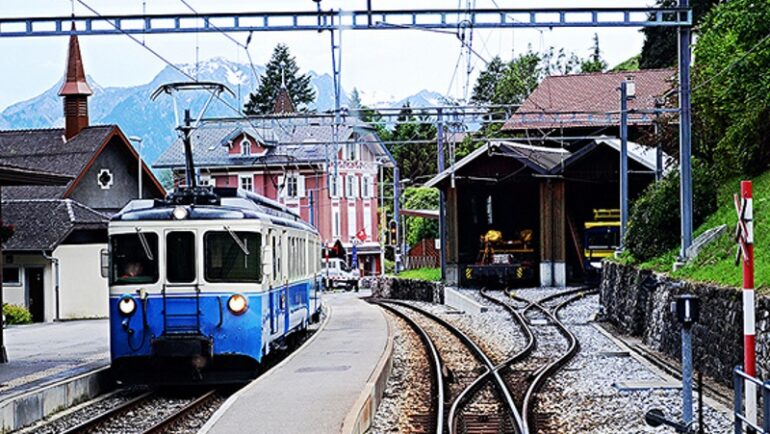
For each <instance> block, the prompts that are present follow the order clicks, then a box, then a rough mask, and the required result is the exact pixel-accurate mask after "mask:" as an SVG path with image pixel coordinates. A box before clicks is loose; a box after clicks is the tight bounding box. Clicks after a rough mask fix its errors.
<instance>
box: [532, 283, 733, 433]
mask: <svg viewBox="0 0 770 434" xmlns="http://www.w3.org/2000/svg"><path fill="white" fill-rule="evenodd" d="M598 309H599V299H598V296H596V295H593V296H589V297H586V298H584V299H582V300H578V301H576V302H575V303H573V304H571V305H569V306H567V307H565V308H564V309H562V310H561V311H560V314H559V317H560V318H561V319H562V321H563V322H564V323H565V324H567V325H568V326H569V327H570V329H571V330H572V331H573V333H575V335H576V336H577V338H578V341H579V342H580V345H581V349H580V352H579V353H578V354H577V355H576V356H575V358H574V359H572V360H571V361H570V362H569V363H568V364H567V365H566V366H565V367H564V368H562V370H560V371H559V372H558V373H557V374H556V375H555V376H554V377H552V378H551V379H549V380H548V381H547V382H546V383H545V387H544V388H543V391H542V393H541V394H540V395H539V399H538V402H537V406H536V410H537V412H538V413H547V414H549V416H550V419H551V420H550V422H551V423H550V424H549V425H550V427H549V428H550V429H549V430H548V431H549V432H558V433H591V434H616V433H656V432H661V430H656V429H654V428H651V427H648V426H647V425H646V424H645V423H644V414H645V413H646V412H647V411H648V410H650V409H652V408H660V409H663V410H664V411H665V412H666V413H667V416H668V417H669V418H671V417H675V418H676V417H680V414H681V413H680V411H681V393H680V391H679V390H677V389H654V388H647V389H640V390H639V389H637V390H620V389H619V388H618V387H617V386H616V384H617V383H620V382H638V381H643V382H646V381H664V379H663V378H660V377H658V376H657V375H656V374H655V373H653V372H652V371H650V370H649V369H648V368H647V367H646V366H645V365H644V364H642V363H640V362H638V361H637V360H636V359H634V358H632V357H629V356H625V355H623V354H622V351H623V349H622V348H620V347H618V346H617V345H616V344H615V343H614V342H613V341H612V340H610V339H608V338H607V337H606V336H605V335H604V334H602V333H601V332H600V331H599V330H597V329H596V328H595V327H593V326H592V325H590V324H589V323H588V321H589V320H590V319H591V317H592V316H593V315H594V313H595V312H596V311H597V310H598ZM696 396H697V395H696ZM704 416H705V418H704V419H705V425H706V432H709V433H724V432H730V426H731V419H730V417H728V416H727V415H725V414H723V413H720V412H718V411H716V410H714V409H711V408H705V414H704Z"/></svg>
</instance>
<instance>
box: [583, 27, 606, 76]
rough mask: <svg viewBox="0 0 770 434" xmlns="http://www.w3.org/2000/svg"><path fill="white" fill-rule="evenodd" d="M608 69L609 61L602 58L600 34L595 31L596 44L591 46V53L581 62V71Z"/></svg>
mask: <svg viewBox="0 0 770 434" xmlns="http://www.w3.org/2000/svg"><path fill="white" fill-rule="evenodd" d="M605 69H607V62H606V61H604V59H602V50H601V49H600V48H599V34H598V33H594V44H593V46H592V47H591V55H590V56H588V58H587V59H584V60H583V61H582V62H581V63H580V71H581V72H603V71H604V70H605Z"/></svg>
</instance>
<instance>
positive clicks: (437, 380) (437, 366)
mask: <svg viewBox="0 0 770 434" xmlns="http://www.w3.org/2000/svg"><path fill="white" fill-rule="evenodd" d="M374 303H377V305H379V306H381V307H383V308H385V309H387V310H388V311H389V312H392V313H393V314H395V315H397V316H398V317H399V318H401V319H403V320H404V321H406V323H407V324H409V327H411V328H412V330H414V331H415V333H417V336H419V337H420V341H422V343H423V345H425V348H426V350H427V352H428V360H429V361H430V369H431V375H432V377H433V387H434V391H435V393H434V394H433V395H432V400H433V402H432V403H431V404H432V406H433V407H434V413H435V421H434V427H435V432H436V434H442V433H443V432H444V389H445V379H444V376H443V374H442V372H443V371H444V370H443V363H442V361H441V357H439V354H438V350H437V349H436V345H434V344H433V340H431V338H430V336H429V335H428V333H427V332H426V331H425V329H423V328H422V327H420V325H419V324H417V322H416V321H415V320H413V319H412V318H410V317H409V315H406V314H404V313H403V312H401V311H399V310H398V309H395V308H393V307H392V306H389V305H388V304H387V303H381V302H379V301H374Z"/></svg>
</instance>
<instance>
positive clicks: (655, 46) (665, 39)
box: [639, 0, 720, 69]
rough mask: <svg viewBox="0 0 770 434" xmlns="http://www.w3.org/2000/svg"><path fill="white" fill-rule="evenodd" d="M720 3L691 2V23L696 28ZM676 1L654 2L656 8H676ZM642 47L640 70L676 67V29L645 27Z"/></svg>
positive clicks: (712, 0)
mask: <svg viewBox="0 0 770 434" xmlns="http://www.w3.org/2000/svg"><path fill="white" fill-rule="evenodd" d="M719 3H720V0H692V1H691V2H690V7H691V8H692V14H693V22H694V24H695V25H696V26H698V25H699V24H700V23H701V20H702V19H703V17H704V16H705V15H706V13H708V11H709V10H711V8H712V7H714V6H716V5H717V4H719ZM678 4H679V2H678V0H656V2H655V5H656V7H662V8H667V7H668V8H670V7H676V6H677V5H678ZM642 33H644V45H642V54H641V57H640V59H639V66H640V67H641V68H642V69H652V68H667V67H670V66H674V65H676V61H677V53H678V50H677V43H678V42H677V28H676V27H645V28H644V29H643V30H642Z"/></svg>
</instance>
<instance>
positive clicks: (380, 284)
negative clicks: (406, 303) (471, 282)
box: [370, 276, 444, 303]
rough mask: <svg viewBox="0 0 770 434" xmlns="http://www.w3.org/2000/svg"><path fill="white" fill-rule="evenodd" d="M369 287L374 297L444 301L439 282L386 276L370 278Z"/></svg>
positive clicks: (442, 288)
mask: <svg viewBox="0 0 770 434" xmlns="http://www.w3.org/2000/svg"><path fill="white" fill-rule="evenodd" d="M370 288H371V289H372V297H374V298H391V299H394V300H417V301H427V302H429V303H443V302H444V287H443V285H442V284H441V283H439V282H428V281H425V280H417V279H401V278H398V277H387V276H386V277H377V278H375V279H371V280H370Z"/></svg>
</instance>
